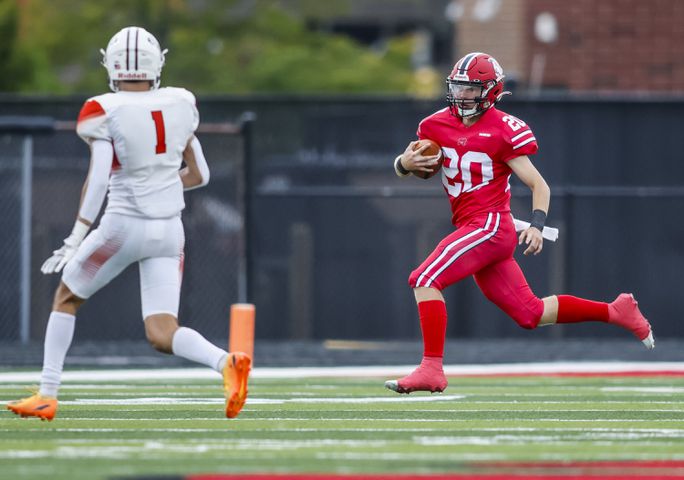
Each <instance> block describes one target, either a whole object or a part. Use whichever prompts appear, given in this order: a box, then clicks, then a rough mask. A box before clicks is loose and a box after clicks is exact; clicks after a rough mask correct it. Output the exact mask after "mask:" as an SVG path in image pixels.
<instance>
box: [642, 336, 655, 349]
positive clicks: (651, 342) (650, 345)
mask: <svg viewBox="0 0 684 480" xmlns="http://www.w3.org/2000/svg"><path fill="white" fill-rule="evenodd" d="M641 342H642V343H643V344H644V345H645V346H646V348H648V349H649V350H653V349H654V348H655V339H654V338H653V332H649V334H648V337H646V338H644V339H643V340H642V341H641Z"/></svg>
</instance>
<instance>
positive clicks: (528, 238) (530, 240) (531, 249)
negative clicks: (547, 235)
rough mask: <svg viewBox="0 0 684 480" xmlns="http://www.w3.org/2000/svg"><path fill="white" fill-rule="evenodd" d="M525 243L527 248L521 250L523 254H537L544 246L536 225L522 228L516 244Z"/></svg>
mask: <svg viewBox="0 0 684 480" xmlns="http://www.w3.org/2000/svg"><path fill="white" fill-rule="evenodd" d="M523 243H525V245H527V248H526V249H525V251H524V252H523V253H524V254H525V255H529V254H532V255H537V254H538V253H539V252H541V251H542V248H544V237H542V232H540V231H539V230H538V229H537V228H536V227H529V228H527V229H526V230H523V231H522V232H521V233H520V237H518V245H522V244H523Z"/></svg>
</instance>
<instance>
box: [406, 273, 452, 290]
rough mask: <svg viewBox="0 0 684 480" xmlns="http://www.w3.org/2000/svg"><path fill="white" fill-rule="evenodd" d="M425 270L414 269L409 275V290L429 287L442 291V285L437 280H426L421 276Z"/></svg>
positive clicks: (424, 276) (426, 278) (425, 277)
mask: <svg viewBox="0 0 684 480" xmlns="http://www.w3.org/2000/svg"><path fill="white" fill-rule="evenodd" d="M424 273H425V270H422V269H420V268H419V269H416V270H414V271H413V272H411V275H409V279H408V283H409V287H411V288H420V287H429V288H434V289H436V290H443V289H444V287H445V286H444V285H442V283H441V282H440V281H439V280H440V279H439V278H432V279H428V277H427V276H426V275H423V274H424Z"/></svg>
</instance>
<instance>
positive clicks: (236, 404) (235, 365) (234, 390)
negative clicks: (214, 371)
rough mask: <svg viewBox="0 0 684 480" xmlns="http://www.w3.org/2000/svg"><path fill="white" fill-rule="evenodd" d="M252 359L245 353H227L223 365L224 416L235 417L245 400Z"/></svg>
mask: <svg viewBox="0 0 684 480" xmlns="http://www.w3.org/2000/svg"><path fill="white" fill-rule="evenodd" d="M251 365H252V360H251V359H250V358H249V356H248V355H247V354H246V353H243V352H235V353H229V354H228V358H227V359H226V366H225V367H223V391H224V392H225V395H226V417H228V418H235V417H237V416H238V413H240V410H242V407H243V406H244V405H245V401H247V380H248V379H249V371H250V370H251Z"/></svg>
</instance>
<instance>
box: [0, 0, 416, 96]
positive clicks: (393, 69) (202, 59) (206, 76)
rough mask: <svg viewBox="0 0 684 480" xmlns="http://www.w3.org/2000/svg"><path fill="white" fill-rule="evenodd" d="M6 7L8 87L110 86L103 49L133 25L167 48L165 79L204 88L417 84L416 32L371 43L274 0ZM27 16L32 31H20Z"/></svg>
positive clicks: (329, 89)
mask: <svg viewBox="0 0 684 480" xmlns="http://www.w3.org/2000/svg"><path fill="white" fill-rule="evenodd" d="M2 5H3V7H1V8H0V35H2V38H3V39H8V40H9V41H8V42H5V43H4V44H2V45H0V65H1V66H2V67H3V69H4V71H8V70H9V71H11V72H13V75H10V76H8V75H5V76H4V77H3V78H2V79H0V82H2V83H0V90H4V91H24V92H41V93H75V92H78V93H94V92H100V91H102V90H104V89H105V88H106V72H105V70H104V69H103V68H101V67H100V66H99V61H100V54H99V52H98V50H99V49H100V48H104V47H105V46H106V43H107V41H108V40H109V38H110V37H111V36H112V35H113V34H114V33H115V32H116V31H118V30H119V29H121V28H123V27H125V26H127V25H140V26H143V27H145V28H146V29H148V30H149V31H150V32H152V33H153V34H154V35H155V36H157V38H158V39H159V41H160V43H161V44H162V46H163V47H164V48H168V49H169V54H168V55H167V65H166V67H165V69H164V72H163V77H162V84H163V85H178V86H184V87H186V88H189V89H191V90H193V91H195V92H198V93H216V94H220V93H237V94H240V93H255V92H258V93H322V92H326V93H364V92H383V93H390V92H391V93H410V92H411V91H414V90H415V87H416V85H415V82H416V80H415V75H414V72H413V71H412V67H411V53H412V50H413V43H414V42H413V39H412V37H411V36H407V37H403V38H397V39H394V40H392V41H390V42H388V43H387V44H386V45H384V46H383V47H382V49H379V50H375V49H370V48H367V47H365V46H363V45H360V44H358V43H356V42H354V41H353V40H352V39H350V38H348V37H345V36H342V35H335V34H331V33H327V32H321V31H314V30H311V29H309V28H307V26H306V24H305V22H304V20H303V19H302V18H299V17H297V16H295V15H293V14H292V13H288V12H286V11H284V10H283V9H282V8H280V7H279V6H278V3H277V2H274V1H269V0H257V1H255V2H247V3H245V2H241V1H236V0H224V1H220V0H203V1H199V0H197V1H189V0H99V1H98V2H90V1H87V0H72V1H59V2H55V1H53V0H28V1H25V2H23V5H24V7H23V8H22V9H20V10H19V9H17V7H16V5H17V4H16V3H15V2H11V3H3V4H2ZM57 5H59V8H56V6H57ZM302 5H303V6H301V8H309V7H306V5H307V3H306V2H304V3H302ZM314 5H318V4H316V3H315V2H314ZM316 8H318V9H319V10H320V6H318V7H316ZM22 19H23V25H25V27H26V28H25V31H24V32H23V34H21V35H19V33H18V25H19V24H20V23H22Z"/></svg>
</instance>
